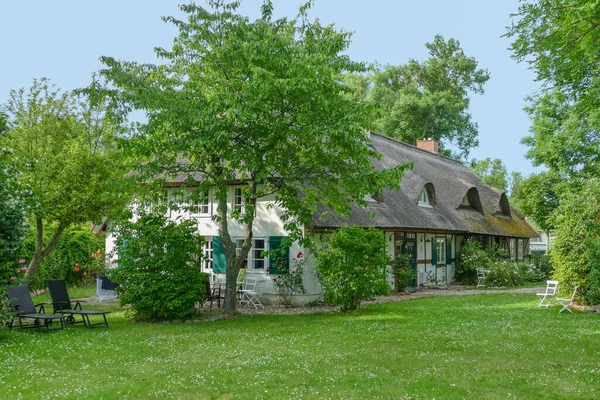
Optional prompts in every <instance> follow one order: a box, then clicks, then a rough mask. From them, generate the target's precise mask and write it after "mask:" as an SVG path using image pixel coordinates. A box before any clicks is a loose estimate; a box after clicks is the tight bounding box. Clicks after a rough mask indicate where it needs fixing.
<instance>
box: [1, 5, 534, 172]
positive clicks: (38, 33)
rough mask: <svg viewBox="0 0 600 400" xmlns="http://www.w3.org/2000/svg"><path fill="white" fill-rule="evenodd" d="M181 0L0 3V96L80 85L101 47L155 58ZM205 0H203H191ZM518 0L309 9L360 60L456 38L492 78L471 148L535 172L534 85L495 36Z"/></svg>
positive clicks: (246, 9) (285, 11) (480, 100)
mask: <svg viewBox="0 0 600 400" xmlns="http://www.w3.org/2000/svg"><path fill="white" fill-rule="evenodd" d="M183 2H185V1H183V0H160V1H158V0H145V1H143V0H126V1H124V0H119V1H117V0H102V1H98V0H96V1H92V0H89V1H81V0H61V1H36V2H25V1H2V2H0V38H2V46H1V49H2V50H1V52H2V53H1V54H2V57H0V103H3V102H5V101H6V100H7V99H8V94H9V91H10V90H11V89H18V88H20V87H29V86H30V85H31V82H32V80H33V78H39V77H43V76H45V77H48V78H50V79H51V80H52V81H53V82H54V83H55V84H57V85H58V86H59V87H61V88H63V89H74V88H77V87H83V86H86V85H87V84H88V83H89V82H90V79H91V74H92V72H94V71H97V70H99V69H100V68H102V64H101V63H100V62H99V61H98V59H99V57H100V56H102V55H106V56H112V57H115V58H117V59H121V60H128V61H138V62H155V61H156V58H155V57H154V52H153V48H154V47H155V46H161V47H169V45H170V44H171V41H172V38H173V37H174V36H175V35H176V33H177V32H176V30H175V28H173V27H172V26H170V25H168V24H165V23H164V22H162V20H161V19H160V17H161V16H162V15H176V16H177V15H181V14H180V12H179V10H178V7H177V5H178V4H181V3H183ZM197 3H198V4H203V1H197ZM274 3H275V14H276V16H282V15H289V16H294V15H296V13H297V9H298V5H300V4H302V3H303V1H302V0H275V1H274ZM261 4H262V1H261V0H243V1H242V8H241V12H242V13H243V14H246V15H249V16H251V17H256V16H258V14H259V10H260V5H261ZM517 8H518V0H501V1H500V0H495V1H482V0H421V1H415V0H412V1H406V0H368V1H367V0H362V1H361V0H317V1H316V4H315V7H314V8H313V10H312V11H311V15H312V16H314V17H318V18H319V19H320V20H321V21H322V22H324V23H333V24H335V25H336V26H337V27H338V28H343V29H345V30H348V31H352V32H354V36H353V39H352V45H351V46H350V49H349V50H348V53H349V55H350V56H351V57H352V58H353V59H355V60H357V61H366V62H373V61H378V62H379V63H381V64H401V63H405V62H406V61H407V60H408V59H410V58H414V59H417V60H423V59H425V58H426V57H427V49H426V48H425V46H424V44H425V43H426V42H428V41H431V40H432V39H433V37H434V35H436V34H441V35H443V36H444V37H445V38H446V39H448V38H450V37H452V38H455V39H458V40H459V41H460V43H461V45H462V47H463V49H464V51H465V53H466V54H467V55H468V56H472V57H475V59H476V60H477V61H478V62H479V66H480V67H481V68H485V69H487V70H488V71H490V74H491V79H490V81H489V82H488V84H487V86H486V93H485V94H484V95H483V96H473V97H472V101H471V113H472V115H473V118H474V120H475V121H477V122H478V124H479V142H480V145H479V147H478V148H477V149H475V150H473V151H472V153H471V157H475V158H477V159H482V158H486V157H492V158H501V159H502V160H503V161H504V163H505V165H506V166H507V169H508V171H509V172H510V171H520V172H523V173H524V174H529V173H531V172H534V171H535V170H536V169H534V168H533V167H532V166H531V164H530V162H529V161H528V160H526V159H525V157H524V154H525V152H526V150H527V148H526V147H524V146H522V145H521V144H519V141H520V139H521V138H522V137H523V136H525V135H527V134H528V129H529V119H528V117H527V115H526V114H525V113H524V111H523V110H522V109H523V107H524V106H525V104H526V102H525V100H524V98H525V97H526V96H527V95H530V94H532V93H533V92H534V91H535V90H536V88H537V87H538V84H537V83H536V82H534V74H533V73H532V72H531V71H529V70H528V69H527V65H525V64H517V63H516V62H515V61H513V60H512V59H511V58H510V52H509V51H508V50H507V47H508V46H509V45H510V42H509V40H507V39H506V38H501V37H500V36H501V35H502V34H504V32H505V27H506V26H507V25H509V24H510V18H509V15H510V14H511V13H515V12H516V11H517Z"/></svg>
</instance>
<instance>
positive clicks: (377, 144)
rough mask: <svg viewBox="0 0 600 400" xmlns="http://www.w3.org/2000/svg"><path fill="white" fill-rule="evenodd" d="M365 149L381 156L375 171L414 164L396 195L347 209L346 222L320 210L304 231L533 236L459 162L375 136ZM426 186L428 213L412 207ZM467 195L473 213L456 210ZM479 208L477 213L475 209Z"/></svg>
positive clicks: (500, 197)
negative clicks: (355, 229) (369, 228)
mask: <svg viewBox="0 0 600 400" xmlns="http://www.w3.org/2000/svg"><path fill="white" fill-rule="evenodd" d="M371 143H372V146H373V148H374V149H375V150H376V151H378V152H379V153H381V154H382V155H383V158H382V159H381V160H378V161H375V167H376V168H380V169H383V168H390V167H394V166H396V165H399V164H406V163H413V164H414V168H413V169H412V170H408V171H406V172H405V174H404V177H403V178H402V181H401V183H400V190H387V191H385V192H383V194H382V196H381V197H382V198H381V199H378V200H382V201H377V202H375V201H373V202H369V205H368V206H367V207H366V208H362V207H358V206H355V207H353V208H352V211H351V213H350V215H349V217H348V218H342V217H326V218H320V217H319V216H320V215H321V214H322V213H323V212H327V208H326V207H324V206H323V207H321V208H320V209H319V210H318V212H317V213H316V214H315V217H313V219H312V221H311V224H310V226H309V227H308V228H309V230H313V231H319V230H326V229H334V228H339V227H341V226H346V225H359V226H374V227H377V228H381V229H384V230H414V231H429V232H446V233H471V234H485V235H495V236H510V237H535V236H537V235H536V233H535V231H534V230H533V229H531V227H530V226H529V224H528V223H527V222H526V221H525V219H524V216H523V215H522V214H521V213H519V212H518V211H517V210H515V209H514V208H510V207H509V205H508V200H507V199H506V195H505V194H503V193H501V192H500V191H498V190H496V189H493V188H491V187H489V186H487V185H485V184H484V183H482V182H481V181H480V180H479V179H478V178H477V177H476V176H475V175H473V174H472V173H471V171H469V169H468V168H466V167H465V166H464V165H463V164H462V163H461V162H460V161H457V160H454V159H452V158H448V157H445V156H442V155H440V154H436V153H430V152H428V151H425V150H421V149H419V148H417V147H415V146H411V145H409V144H406V143H402V142H399V141H397V140H394V139H391V138H388V137H385V136H382V135H380V134H377V133H371ZM428 183H429V184H431V185H433V188H434V191H435V197H434V198H435V200H434V204H432V207H431V208H427V207H422V206H419V205H418V201H419V195H420V193H421V190H422V189H423V187H424V186H425V185H426V184H428ZM467 192H469V198H470V200H472V201H471V203H472V204H473V205H475V206H476V207H475V208H464V207H461V206H460V204H461V201H462V200H463V198H464V197H465V195H467ZM430 197H432V196H430ZM477 202H479V204H476V203H477ZM479 205H480V208H481V211H478V210H477V209H476V208H479Z"/></svg>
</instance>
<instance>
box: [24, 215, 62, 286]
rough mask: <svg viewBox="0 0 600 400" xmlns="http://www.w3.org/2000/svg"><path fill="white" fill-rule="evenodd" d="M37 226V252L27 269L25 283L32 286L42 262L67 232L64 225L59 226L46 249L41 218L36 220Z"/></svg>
mask: <svg viewBox="0 0 600 400" xmlns="http://www.w3.org/2000/svg"><path fill="white" fill-rule="evenodd" d="M35 224H36V233H35V252H34V253H33V257H32V258H31V261H30V262H29V266H28V267H27V272H26V273H25V282H27V284H30V283H31V282H32V281H33V278H34V277H35V274H36V273H37V270H38V268H39V266H40V264H41V263H42V260H43V259H44V258H45V257H46V256H47V255H48V254H50V253H51V252H52V250H54V248H55V247H56V244H57V243H58V239H60V236H61V235H62V233H63V231H64V230H65V228H64V226H63V225H58V228H57V229H56V232H54V235H52V239H50V243H48V246H46V248H45V249H44V223H43V221H42V219H41V218H36V219H35Z"/></svg>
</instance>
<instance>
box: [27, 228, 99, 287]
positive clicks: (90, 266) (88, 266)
mask: <svg viewBox="0 0 600 400" xmlns="http://www.w3.org/2000/svg"><path fill="white" fill-rule="evenodd" d="M35 234H36V232H35V230H34V229H30V230H29V233H28V236H27V238H26V239H25V245H24V248H23V251H22V252H21V255H20V257H21V259H23V260H27V262H29V260H30V259H31V255H32V254H33V252H34V251H35V241H36V239H35ZM50 238H51V234H50V233H47V234H46V235H45V237H44V241H45V242H47V241H49V240H50ZM103 249H104V236H98V235H94V234H92V233H91V232H90V230H89V227H88V226H85V225H83V226H81V227H77V228H72V229H67V230H66V231H65V232H64V233H63V234H62V235H61V237H60V239H59V240H58V243H57V245H56V249H55V250H54V251H53V252H52V253H50V254H49V255H48V257H46V258H44V260H43V261H42V263H41V264H40V267H39V270H38V273H37V274H36V275H35V277H34V279H33V281H31V283H30V286H31V287H32V288H34V289H44V288H46V287H47V281H48V279H64V280H65V281H66V282H67V284H68V285H69V286H77V285H81V284H85V283H90V282H92V281H93V278H94V275H95V274H102V273H103V271H104V262H103V258H104V256H103ZM98 250H100V253H101V254H100V258H96V253H97V252H98ZM92 255H94V257H92ZM76 269H77V270H76ZM84 273H85V275H84Z"/></svg>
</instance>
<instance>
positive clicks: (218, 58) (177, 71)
mask: <svg viewBox="0 0 600 400" xmlns="http://www.w3.org/2000/svg"><path fill="white" fill-rule="evenodd" d="M209 5H210V9H205V8H202V7H199V6H197V5H195V4H189V5H183V6H180V8H181V10H182V11H184V12H185V13H186V14H187V18H186V19H183V20H180V19H177V18H174V17H166V18H164V20H165V21H167V22H170V23H172V24H174V25H175V26H176V27H177V28H178V29H179V35H178V36H177V37H176V38H175V40H174V43H173V47H172V49H170V50H167V49H162V48H159V49H156V53H157V55H158V56H159V57H160V58H162V59H163V60H164V64H162V65H150V64H137V63H135V62H124V61H117V60H115V59H113V58H110V57H103V58H102V61H103V62H104V63H105V65H106V69H105V70H103V71H102V74H103V75H104V76H105V77H106V78H107V79H108V80H109V82H111V83H112V84H113V85H114V87H115V88H116V89H115V90H114V92H113V94H114V96H115V98H116V99H118V100H117V101H116V102H115V103H118V104H122V105H124V107H125V110H132V109H139V110H144V111H145V113H146V115H147V116H148V118H147V121H145V122H143V123H140V124H138V125H137V127H136V129H134V131H133V132H132V141H131V145H132V150H133V151H134V154H136V156H138V157H144V159H145V160H144V161H145V163H144V165H143V168H140V170H139V172H140V177H143V178H145V179H151V178H152V177H153V176H155V174H158V173H163V172H165V171H167V173H178V174H188V176H189V177H190V179H191V178H192V177H193V176H196V177H197V175H195V174H197V173H198V172H199V173H200V174H201V180H202V182H201V184H200V189H201V190H204V189H208V188H212V192H213V194H214V195H215V196H216V199H217V201H218V207H217V215H216V217H215V219H216V220H217V221H218V229H219V236H220V239H221V243H222V244H223V247H224V252H225V256H226V260H227V271H226V300H225V310H226V311H228V312H231V311H234V310H235V291H236V287H235V285H236V277H237V274H238V271H239V268H240V266H241V264H242V262H243V261H244V259H245V258H246V256H247V254H248V251H249V250H250V248H251V246H252V234H253V226H254V218H255V209H256V202H257V199H259V198H261V197H263V196H266V195H268V194H273V195H274V196H275V199H276V200H275V203H276V204H277V205H279V206H280V207H281V210H282V211H281V212H282V214H281V218H282V220H283V221H284V225H285V228H286V229H287V230H288V231H289V232H290V239H291V240H300V241H304V242H305V241H306V238H304V237H303V235H302V228H303V226H304V224H305V223H306V222H307V221H308V220H309V219H310V218H311V217H312V216H313V214H314V213H315V211H316V207H317V204H318V203H319V202H322V203H324V204H326V205H328V206H329V207H330V208H331V210H332V211H333V212H339V213H347V212H348V211H349V210H350V207H351V204H352V203H353V202H358V203H362V204H364V200H363V199H364V195H365V194H367V193H374V192H375V191H377V190H381V188H383V187H385V186H397V185H398V184H399V178H400V176H401V172H402V170H403V167H402V166H399V167H397V168H395V169H393V170H389V171H384V172H377V171H375V170H374V169H373V168H372V166H371V160H372V158H374V157H378V155H377V154H375V153H374V152H373V151H372V150H370V149H369V146H368V144H369V138H368V135H367V134H366V133H365V131H364V129H365V128H366V127H367V126H368V122H369V115H370V114H369V112H368V110H367V109H366V107H365V106H364V105H362V104H360V103H357V102H356V101H354V100H353V99H352V96H349V95H348V93H349V92H350V91H351V89H350V88H349V87H347V86H345V85H344V84H343V83H342V79H341V76H342V74H343V73H348V72H361V71H363V70H364V66H363V65H362V64H359V63H355V62H352V61H351V60H350V59H349V58H348V56H346V55H344V54H343V52H344V51H345V50H346V49H347V47H348V45H349V38H350V35H349V34H348V33H345V32H340V31H337V30H335V29H334V28H333V27H332V26H322V25H321V24H320V23H319V22H318V21H310V20H309V19H308V18H307V16H306V10H307V9H308V8H309V7H310V2H309V3H307V4H306V5H304V6H302V7H301V9H300V12H299V15H298V17H296V18H295V19H291V20H289V19H286V18H281V19H273V18H272V11H273V6H272V3H271V1H268V0H267V1H265V2H264V3H263V5H262V15H261V17H260V18H258V19H257V20H255V21H250V20H249V19H248V18H247V17H244V16H241V15H239V14H238V13H237V11H236V10H237V8H238V6H239V3H238V2H232V3H227V2H225V1H223V0H214V1H209ZM233 183H235V184H241V185H243V194H244V196H243V197H244V205H243V207H242V208H241V209H236V210H228V208H227V193H228V188H229V187H230V185H231V184H233ZM230 220H235V221H237V223H240V224H242V225H243V227H244V230H245V236H244V240H243V245H242V247H241V251H240V252H239V253H236V243H235V242H234V240H232V238H231V235H230V234H229V223H230Z"/></svg>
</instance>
